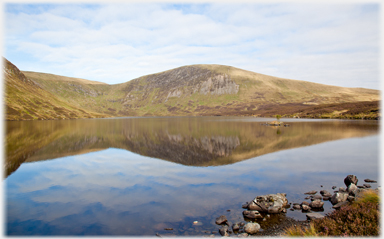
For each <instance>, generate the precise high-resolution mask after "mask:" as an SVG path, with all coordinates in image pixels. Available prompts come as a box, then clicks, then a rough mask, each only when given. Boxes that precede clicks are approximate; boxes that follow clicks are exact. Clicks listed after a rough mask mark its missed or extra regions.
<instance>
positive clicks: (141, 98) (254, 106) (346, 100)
mask: <svg viewBox="0 0 384 239" xmlns="http://www.w3.org/2000/svg"><path fill="white" fill-rule="evenodd" d="M5 61H6V60H5ZM5 66H6V67H5V69H6V68H7V66H9V65H7V64H5ZM15 77H16V78H17V77H19V78H20V79H24V78H25V79H27V80H29V81H31V82H33V83H34V84H35V85H36V86H38V87H39V88H40V89H41V90H40V91H44V92H46V93H45V95H46V97H47V98H52V96H51V95H53V96H54V97H53V98H54V99H57V100H58V102H61V103H60V104H62V105H65V107H64V106H63V107H59V108H68V109H69V108H71V110H72V111H73V110H74V109H79V110H83V111H84V112H87V113H89V114H88V115H84V116H83V117H85V118H87V117H116V116H204V115H243V116H273V115H274V114H280V115H284V116H287V117H294V116H295V117H323V116H324V117H334V116H340V115H344V116H345V117H367V116H368V117H373V118H375V117H378V114H379V113H378V107H379V100H380V91H378V90H373V89H365V88H348V87H340V86H329V85H324V84H319V83H313V82H307V81H301V80H292V79H285V78H280V77H274V76H268V75H264V74H260V73H256V72H251V71H246V70H242V69H240V68H236V67H232V66H224V65H217V64H195V65H188V66H181V67H177V68H174V69H170V70H167V71H163V72H159V73H154V74H150V75H145V76H142V77H138V78H136V79H133V80H130V81H127V82H124V83H120V84H114V85H109V84H106V83H102V82H95V81H89V80H85V79H80V78H73V77H65V76H58V75H54V74H47V73H39V72H31V71H21V72H20V74H18V75H17V76H14V78H15ZM8 78H9V76H8V75H7V74H5V79H6V82H8V81H9V80H8ZM11 78H12V77H11ZM21 81H23V80H21ZM24 83H25V82H24ZM7 86H8V85H7ZM9 87H11V88H12V86H9ZM29 88H31V87H29ZM27 95H28V94H27ZM6 97H11V98H12V97H13V98H15V97H14V96H13V95H12V94H10V95H7V96H6ZM16 98H17V97H16ZM7 102H9V101H7ZM334 104H336V106H335V105H334ZM351 104H352V105H351ZM330 105H331V106H332V107H336V108H337V110H334V111H336V113H335V112H334V111H332V112H328V111H329V109H328V108H329V107H330ZM345 106H348V107H350V108H348V109H347V108H345ZM11 107H12V106H11ZM14 107H15V106H14ZM14 107H13V108H14ZM324 107H327V110H325V113H324V112H323V113H321V114H320V116H319V115H318V114H317V115H313V114H311V113H309V114H308V112H312V111H316V110H317V111H318V109H320V108H324ZM343 107H344V108H343ZM16 108H17V107H16ZM25 108H26V107H25ZM269 108H273V110H272V111H268V110H266V109H269ZM356 108H359V109H360V108H361V110H360V111H361V112H356V110H355V109H356ZM18 109H20V107H19V108H18ZM295 109H297V110H296V111H295ZM352 109H354V110H355V111H354V113H353V114H349V115H348V112H349V111H351V110H352ZM30 110H31V111H33V110H34V109H33V107H32V108H30ZM340 111H342V112H341V113H340ZM9 113H11V111H7V115H9ZM11 115H12V114H11ZM18 115H19V116H17V115H16V116H15V115H13V116H12V117H7V119H8V120H23V119H26V118H25V117H24V116H23V114H21V113H20V110H19V114H18ZM24 115H25V114H24ZM72 115H75V114H74V113H73V114H72ZM356 115H359V116H356ZM362 115H365V116H362ZM56 116H57V114H56ZM31 117H32V118H31ZM31 117H29V118H28V119H55V118H71V115H70V114H61V115H59V116H58V117H54V116H52V117H50V116H49V115H48V114H46V115H45V116H42V117H40V118H39V117H37V116H31ZM76 117H82V116H80V115H78V116H76ZM76 117H75V118H76Z"/></svg>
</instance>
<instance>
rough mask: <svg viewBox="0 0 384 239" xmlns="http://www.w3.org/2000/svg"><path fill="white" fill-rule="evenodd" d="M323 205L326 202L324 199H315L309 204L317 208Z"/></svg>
mask: <svg viewBox="0 0 384 239" xmlns="http://www.w3.org/2000/svg"><path fill="white" fill-rule="evenodd" d="M323 205H324V202H322V201H320V200H315V201H313V202H311V203H310V204H309V206H310V207H311V208H315V209H318V208H322V207H323Z"/></svg>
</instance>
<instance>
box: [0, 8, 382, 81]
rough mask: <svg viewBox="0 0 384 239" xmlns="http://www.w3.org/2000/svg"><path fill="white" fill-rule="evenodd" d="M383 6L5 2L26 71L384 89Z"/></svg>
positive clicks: (9, 53)
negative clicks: (230, 74)
mask: <svg viewBox="0 0 384 239" xmlns="http://www.w3.org/2000/svg"><path fill="white" fill-rule="evenodd" d="M380 7H381V4H380V3H378V2H368V3H367V2H353V1H352V2H351V3H348V4H346V3H330V2H325V3H321V2H318V1H317V2H316V3H305V2H282V3H274V2H273V3H272V4H267V2H264V3H262V2H252V1H251V2H249V1H248V2H241V1H240V2H237V1H229V2H223V3H220V2H207V3H202V2H195V3H193V2H192V3H186V2H179V3H178V4H175V2H144V3H139V2H129V3H122V2H117V3H113V4H109V3H104V2H99V3H85V4H78V3H69V4H64V3H62V4H50V3H32V2H31V3H28V2H8V3H7V2H6V3H5V4H4V6H3V19H4V20H3V21H4V23H3V34H4V36H3V38H4V39H3V55H4V56H5V58H7V59H8V60H9V61H11V62H12V63H13V64H15V65H16V66H17V67H18V68H19V69H20V70H24V71H35V72H45V73H52V74H57V75H63V76H69V77H77V78H83V79H88V80H95V81H101V82H105V83H108V84H118V83H123V82H127V81H129V80H132V79H135V78H138V77H140V76H143V75H148V74H153V73H157V72H161V71H165V70H169V69H173V68H177V67H180V66H184V65H192V64H221V65H229V66H234V67H237V68H241V69H245V70H249V71H253V72H257V73H262V74H266V75H272V76H277V77H282V78H288V79H295V80H304V81H311V82H316V83H322V84H328V85H337V86H344V87H363V88H370V89H380V79H379V77H380V75H379V70H380V69H379V60H380V44H379V38H380V29H379V27H380Z"/></svg>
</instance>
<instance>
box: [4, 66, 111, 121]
mask: <svg viewBox="0 0 384 239" xmlns="http://www.w3.org/2000/svg"><path fill="white" fill-rule="evenodd" d="M3 64H4V68H3V69H4V72H3V73H4V82H5V94H4V103H5V112H4V113H5V119H6V120H36V119H40V120H43V119H77V118H96V117H107V116H108V115H106V114H100V113H97V112H92V111H88V110H84V109H82V108H80V107H78V106H75V105H72V104H70V103H69V102H68V101H65V100H60V99H59V98H58V97H56V96H55V95H54V94H53V93H51V92H49V91H46V90H44V89H42V88H41V87H40V86H39V84H38V83H36V82H34V81H33V80H31V79H28V78H27V77H26V76H25V75H24V74H23V73H22V72H20V70H19V69H18V68H17V67H16V66H14V65H13V64H12V63H10V62H9V61H8V60H6V59H3Z"/></svg>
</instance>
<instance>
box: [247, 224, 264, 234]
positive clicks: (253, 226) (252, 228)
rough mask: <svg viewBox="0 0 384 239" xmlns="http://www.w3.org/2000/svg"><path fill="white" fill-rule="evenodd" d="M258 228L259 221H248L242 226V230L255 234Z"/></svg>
mask: <svg viewBox="0 0 384 239" xmlns="http://www.w3.org/2000/svg"><path fill="white" fill-rule="evenodd" d="M259 230H260V225H259V223H256V222H248V223H247V224H245V226H244V231H245V232H246V233H249V234H255V233H256V232H258V231H259Z"/></svg>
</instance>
